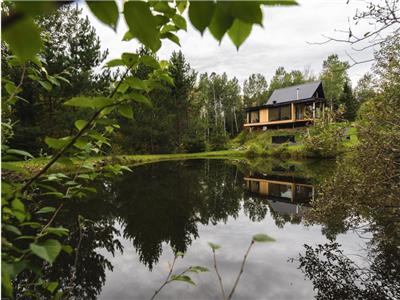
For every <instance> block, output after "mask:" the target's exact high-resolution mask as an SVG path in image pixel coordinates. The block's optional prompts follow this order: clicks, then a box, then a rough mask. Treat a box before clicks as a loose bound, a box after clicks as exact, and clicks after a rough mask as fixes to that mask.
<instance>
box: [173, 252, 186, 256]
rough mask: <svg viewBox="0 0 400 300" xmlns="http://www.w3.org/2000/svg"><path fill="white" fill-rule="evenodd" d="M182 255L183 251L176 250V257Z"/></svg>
mask: <svg viewBox="0 0 400 300" xmlns="http://www.w3.org/2000/svg"><path fill="white" fill-rule="evenodd" d="M184 255H185V253H183V252H181V251H178V252H176V254H175V256H176V257H183V256H184Z"/></svg>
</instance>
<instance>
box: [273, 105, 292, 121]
mask: <svg viewBox="0 0 400 300" xmlns="http://www.w3.org/2000/svg"><path fill="white" fill-rule="evenodd" d="M291 118H292V113H291V108H290V105H285V106H280V107H276V108H270V109H269V111H268V121H269V122H273V121H281V120H290V119H291Z"/></svg>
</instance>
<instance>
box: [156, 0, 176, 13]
mask: <svg viewBox="0 0 400 300" xmlns="http://www.w3.org/2000/svg"><path fill="white" fill-rule="evenodd" d="M153 8H154V10H155V11H158V12H161V13H164V14H165V15H167V16H172V15H173V14H174V13H175V9H173V8H172V7H171V6H169V5H168V2H167V1H159V2H153Z"/></svg>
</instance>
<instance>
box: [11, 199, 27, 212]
mask: <svg viewBox="0 0 400 300" xmlns="http://www.w3.org/2000/svg"><path fill="white" fill-rule="evenodd" d="M11 206H12V208H14V209H16V210H20V211H25V205H24V203H22V201H21V200H19V199H18V198H15V199H14V200H13V201H12V202H11Z"/></svg>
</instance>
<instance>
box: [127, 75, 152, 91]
mask: <svg viewBox="0 0 400 300" xmlns="http://www.w3.org/2000/svg"><path fill="white" fill-rule="evenodd" d="M124 82H126V83H127V84H128V85H129V86H130V87H131V88H133V89H137V90H147V85H146V82H145V81H144V80H141V79H139V78H137V77H133V76H131V77H127V78H126V79H125V81H124Z"/></svg>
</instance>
